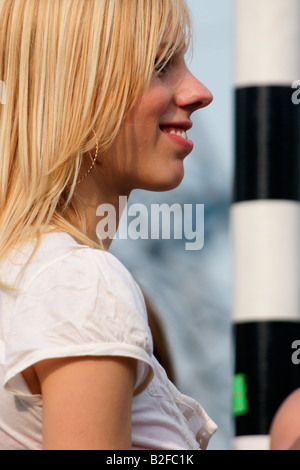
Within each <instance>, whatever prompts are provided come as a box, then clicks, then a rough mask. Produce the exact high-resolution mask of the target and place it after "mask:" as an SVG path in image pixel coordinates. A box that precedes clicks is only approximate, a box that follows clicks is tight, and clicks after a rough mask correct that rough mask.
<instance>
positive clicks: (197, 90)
mask: <svg viewBox="0 0 300 470" xmlns="http://www.w3.org/2000/svg"><path fill="white" fill-rule="evenodd" d="M212 101H213V95H212V93H211V92H210V91H209V90H208V88H206V86H204V85H203V83H201V82H200V81H199V80H198V79H197V78H196V77H195V76H194V75H193V74H192V73H191V72H190V71H189V70H188V69H186V72H185V75H184V79H183V80H182V82H181V84H180V86H179V89H178V90H177V98H176V102H177V105H178V106H180V107H182V108H186V109H188V110H189V111H191V112H194V111H196V110H197V109H200V108H204V107H205V106H208V105H209V104H210V103H211V102H212Z"/></svg>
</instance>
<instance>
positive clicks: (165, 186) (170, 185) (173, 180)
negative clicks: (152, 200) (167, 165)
mask: <svg viewBox="0 0 300 470" xmlns="http://www.w3.org/2000/svg"><path fill="white" fill-rule="evenodd" d="M183 178H184V169H183V167H182V168H181V169H180V171H177V172H174V171H173V172H172V174H171V172H169V173H167V174H166V173H165V174H162V173H161V174H160V175H159V176H158V177H157V178H153V179H152V180H150V179H149V180H148V181H147V182H146V183H145V185H143V187H142V188H140V189H145V190H146V191H153V192H163V191H171V190H172V189H176V188H177V187H178V186H179V185H180V184H181V183H182V180H183Z"/></svg>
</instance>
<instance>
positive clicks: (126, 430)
mask: <svg viewBox="0 0 300 470" xmlns="http://www.w3.org/2000/svg"><path fill="white" fill-rule="evenodd" d="M0 18H1V28H0V79H1V80H2V81H3V82H4V83H5V85H6V104H5V105H1V106H0V149H1V150H0V152H1V158H0V177H1V182H0V282H1V291H0V292H1V293H0V318H1V323H0V346H1V347H0V356H1V357H0V359H1V360H0V363H1V368H0V375H1V383H3V386H1V391H0V403H1V405H0V448H1V449H200V448H206V446H207V443H208V440H209V438H210V436H211V435H212V434H213V433H214V432H215V429H216V427H215V424H214V423H213V422H212V421H211V420H210V419H209V418H208V416H207V415H206V413H205V411H204V410H203V409H202V408H201V407H200V405H198V404H197V403H196V402H194V401H193V400H191V399H190V398H188V397H185V396H183V395H181V394H180V393H179V391H178V390H177V389H176V388H175V387H174V386H173V384H172V383H170V382H169V381H168V379H167V377H166V374H165V372H164V370H163V369H162V367H161V366H160V365H159V364H158V363H157V361H156V360H155V358H154V357H153V354H152V338H151V334H150V331H149V327H148V324H147V316H146V309H145V303H144V299H143V297H142V295H141V291H140V289H139V288H138V286H137V285H136V283H135V282H134V280H133V279H132V277H131V275H130V274H129V273H128V271H127V270H126V269H125V267H123V266H122V265H121V263H120V262H119V261H118V260H117V259H116V258H115V257H114V256H113V255H112V254H110V253H109V252H108V248H109V243H107V240H106V241H105V243H102V242H101V240H99V239H98V237H97V234H96V225H97V220H99V219H97V217H96V209H97V207H98V206H99V205H100V204H111V205H113V206H114V207H115V208H116V212H117V213H118V203H119V196H120V195H123V196H127V197H128V196H129V194H130V192H131V191H132V190H133V189H136V188H140V189H146V190H151V191H164V190H169V189H172V188H175V187H176V186H178V185H179V183H180V182H181V180H182V178H183V161H184V158H185V157H186V156H187V155H188V154H189V153H190V151H191V150H192V146H193V145H192V142H190V141H189V140H188V139H187V135H186V132H187V131H188V129H189V128H190V127H191V125H192V124H191V115H192V113H193V112H194V111H196V110H197V109H199V108H201V107H204V106H206V105H208V104H209V103H210V102H211V100H212V97H211V94H210V92H209V91H208V90H207V89H206V88H205V87H204V86H203V85H202V84H201V83H200V82H198V81H197V79H196V78H194V77H193V76H192V75H191V74H190V72H189V71H188V69H187V67H186V64H185V61H184V54H185V51H186V48H187V45H188V41H189V38H188V36H189V33H188V31H189V16H188V11H187V8H186V5H185V3H184V1H183V0H42V1H41V0H0ZM172 131H173V132H172Z"/></svg>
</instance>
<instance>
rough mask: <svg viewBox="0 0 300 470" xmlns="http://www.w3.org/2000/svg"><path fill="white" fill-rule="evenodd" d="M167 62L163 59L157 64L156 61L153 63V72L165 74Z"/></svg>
mask: <svg viewBox="0 0 300 470" xmlns="http://www.w3.org/2000/svg"><path fill="white" fill-rule="evenodd" d="M168 64H169V61H167V59H163V60H161V61H160V62H158V59H157V60H156V61H155V65H154V70H155V72H157V73H158V74H165V73H166V72H167V68H168Z"/></svg>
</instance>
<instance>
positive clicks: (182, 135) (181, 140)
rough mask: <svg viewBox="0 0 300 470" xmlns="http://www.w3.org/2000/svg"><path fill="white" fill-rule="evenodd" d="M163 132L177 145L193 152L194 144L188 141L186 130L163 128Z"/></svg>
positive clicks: (170, 127) (181, 128)
mask: <svg viewBox="0 0 300 470" xmlns="http://www.w3.org/2000/svg"><path fill="white" fill-rule="evenodd" d="M186 127H187V126H186ZM161 131H162V132H163V133H164V134H165V135H166V136H167V137H168V138H169V139H171V140H172V141H173V142H174V143H175V144H177V145H180V146H181V147H183V148H184V149H185V150H186V151H188V152H189V153H190V152H191V151H192V150H193V148H194V143H193V142H192V141H191V140H188V137H187V133H186V130H185V129H184V128H183V127H174V126H161Z"/></svg>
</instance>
